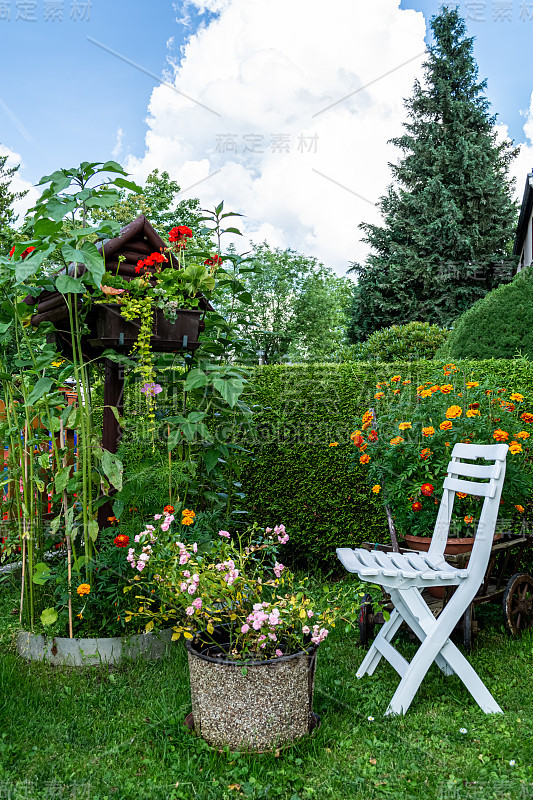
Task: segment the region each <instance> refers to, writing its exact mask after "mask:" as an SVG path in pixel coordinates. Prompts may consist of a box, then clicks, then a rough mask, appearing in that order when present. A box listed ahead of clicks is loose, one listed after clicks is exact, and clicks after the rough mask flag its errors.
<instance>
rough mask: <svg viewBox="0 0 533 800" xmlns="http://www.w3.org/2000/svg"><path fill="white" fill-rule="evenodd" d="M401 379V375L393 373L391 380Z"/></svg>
mask: <svg viewBox="0 0 533 800" xmlns="http://www.w3.org/2000/svg"><path fill="white" fill-rule="evenodd" d="M401 379H402V376H401V375H393V376H392V378H391V382H392V381H394V383H397V382H398V381H401Z"/></svg>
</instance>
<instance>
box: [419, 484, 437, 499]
mask: <svg viewBox="0 0 533 800" xmlns="http://www.w3.org/2000/svg"><path fill="white" fill-rule="evenodd" d="M420 491H421V493H422V494H423V495H424V497H431V495H432V494H433V492H434V491H435V489H434V487H433V485H432V484H431V483H423V484H422V486H421V487H420Z"/></svg>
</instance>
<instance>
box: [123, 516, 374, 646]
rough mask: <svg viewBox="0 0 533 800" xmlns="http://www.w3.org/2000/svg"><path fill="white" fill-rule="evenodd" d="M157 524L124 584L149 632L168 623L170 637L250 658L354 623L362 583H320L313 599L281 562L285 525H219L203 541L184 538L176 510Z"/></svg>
mask: <svg viewBox="0 0 533 800" xmlns="http://www.w3.org/2000/svg"><path fill="white" fill-rule="evenodd" d="M153 522H154V523H155V524H149V525H146V526H145V529H144V531H143V532H142V533H141V534H139V535H138V536H136V537H135V545H136V546H135V547H132V548H130V550H129V552H128V555H127V560H128V561H129V563H130V565H131V567H132V570H133V571H134V573H135V574H134V575H133V576H132V581H133V582H134V583H133V584H132V586H130V587H127V588H129V589H131V588H133V587H135V588H136V589H137V591H136V593H135V594H136V599H137V601H138V603H139V605H138V607H137V608H136V610H135V611H132V612H131V617H132V616H139V617H145V618H148V622H147V624H146V630H147V631H150V630H153V629H154V627H155V626H158V627H159V626H161V627H164V626H168V624H169V623H171V624H172V627H173V630H174V634H173V639H179V638H180V637H181V636H183V637H184V638H185V639H193V638H199V639H201V640H202V641H204V642H207V643H210V642H213V643H216V649H217V652H218V653H219V654H223V655H224V657H225V658H230V659H234V660H245V661H246V660H249V659H272V658H279V657H281V656H284V655H288V654H292V653H295V652H299V651H301V650H303V649H306V648H308V647H310V646H312V645H318V644H320V643H321V642H323V641H324V639H325V638H326V637H327V635H328V633H329V630H330V628H331V627H332V626H334V625H335V621H336V620H339V619H342V620H344V622H345V624H346V625H347V626H348V627H351V626H352V625H355V624H356V621H357V616H358V613H359V611H360V608H361V601H362V598H363V595H364V592H363V591H362V589H361V586H360V585H359V584H358V583H357V582H355V581H349V582H347V583H346V584H345V585H344V586H342V585H341V584H339V585H338V586H336V588H335V590H334V591H332V590H331V587H328V588H323V587H320V588H319V589H317V591H316V593H313V595H314V596H313V597H312V596H311V594H312V593H311V591H310V590H309V586H308V580H307V579H304V580H300V581H299V580H297V579H296V577H295V575H294V574H293V573H292V572H291V571H290V570H289V569H288V568H287V567H286V566H285V565H284V563H283V560H284V555H283V551H284V548H285V546H286V545H287V543H288V541H289V534H288V533H287V531H286V530H285V526H284V525H283V524H280V525H276V526H274V527H273V528H266V529H261V528H259V527H258V526H257V525H255V524H254V525H253V526H251V528H249V529H248V530H247V531H245V532H243V533H239V532H235V533H233V534H230V533H229V531H225V530H221V531H219V533H218V537H217V540H216V541H215V542H212V543H210V544H209V545H206V544H205V543H204V544H198V543H197V542H191V543H185V542H182V541H180V540H179V539H178V534H179V533H180V526H179V523H178V522H177V521H176V520H174V516H173V515H172V514H166V513H165V514H163V515H159V514H157V515H156V516H155V518H154V521H153ZM175 528H177V531H175ZM131 617H130V618H131ZM221 631H223V636H222V637H221V636H220V632H221ZM221 638H222V640H223V641H224V642H225V644H222V645H221V644H220V641H221Z"/></svg>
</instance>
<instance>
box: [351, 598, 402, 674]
mask: <svg viewBox="0 0 533 800" xmlns="http://www.w3.org/2000/svg"><path fill="white" fill-rule="evenodd" d="M402 622H403V619H402V617H401V616H400V614H399V613H398V612H397V611H396V609H394V611H393V612H392V614H391V615H390V619H389V621H388V622H386V623H385V625H384V626H383V627H382V629H381V630H380V632H379V633H378V635H377V638H378V639H385V640H386V641H387V642H390V641H391V639H393V638H394V635H395V633H396V631H397V630H398V628H399V627H400V625H401V624H402ZM382 658H383V656H382V654H381V653H380V652H379V650H378V649H377V648H376V645H375V644H374V643H372V646H371V648H370V650H369V651H368V653H367V654H366V656H365V658H364V659H363V661H362V662H361V665H360V667H359V669H358V670H357V673H356V674H357V677H358V678H362V677H363V675H372V674H373V673H374V672H375V670H376V667H377V665H378V664H379V662H380V661H381V659H382Z"/></svg>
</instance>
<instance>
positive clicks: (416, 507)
mask: <svg viewBox="0 0 533 800" xmlns="http://www.w3.org/2000/svg"><path fill="white" fill-rule="evenodd" d="M411 508H412V509H413V511H422V503H421V502H420V501H419V500H417V501H416V503H413V505H412V506H411Z"/></svg>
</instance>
